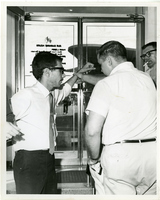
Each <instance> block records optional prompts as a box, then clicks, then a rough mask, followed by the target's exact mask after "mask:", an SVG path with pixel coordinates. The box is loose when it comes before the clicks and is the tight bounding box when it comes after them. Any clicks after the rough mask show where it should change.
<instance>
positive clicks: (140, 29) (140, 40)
mask: <svg viewBox="0 0 160 200" xmlns="http://www.w3.org/2000/svg"><path fill="white" fill-rule="evenodd" d="M29 20H30V21H37V22H40V21H41V22H43V21H44V20H45V21H46V22H77V23H78V52H79V53H78V67H79V68H82V65H83V23H87V22H88V23H92V22H93V23H103V22H104V23H106V22H108V23H118V22H119V23H122V22H123V23H128V22H130V23H131V22H133V23H136V24H137V36H136V38H137V44H136V47H137V48H136V50H137V53H136V55H137V56H136V58H137V59H136V65H137V66H139V69H141V70H143V69H142V67H141V66H142V61H141V59H140V58H139V57H138V56H139V55H140V54H141V46H142V45H143V44H144V41H145V37H144V36H145V34H144V31H145V27H144V17H142V16H138V15H137V16H135V17H132V16H131V17H130V16H129V17H128V16H127V17H121V18H118V17H115V18H113V17H112V18H109V17H85V18H83V17H79V18H78V17H68V18H64V17H47V19H44V17H36V16H32V17H31V18H30V19H29ZM26 21H27V20H26ZM21 34H22V33H21ZM21 58H22V61H24V54H22V57H21ZM21 66H22V69H24V62H23V63H22V65H21ZM22 72H23V71H22ZM23 73H24V72H23ZM21 76H23V75H22V74H21ZM23 82H24V79H23V78H22V79H19V85H20V86H21V87H23ZM77 95H78V140H79V143H78V158H79V164H80V166H82V165H83V136H82V133H83V130H84V119H83V85H82V84H79V85H78V94H77Z"/></svg>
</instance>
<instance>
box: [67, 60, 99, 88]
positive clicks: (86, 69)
mask: <svg viewBox="0 0 160 200" xmlns="http://www.w3.org/2000/svg"><path fill="white" fill-rule="evenodd" d="M92 70H95V68H94V65H93V64H92V63H89V62H88V63H87V64H86V65H84V66H83V67H82V68H81V69H80V70H78V71H77V72H76V73H74V74H73V76H72V77H71V78H70V79H69V80H68V81H67V83H68V84H69V85H70V86H71V87H73V85H74V83H75V82H76V81H77V79H78V78H80V77H79V76H80V75H82V74H83V73H85V72H89V71H92ZM94 83H95V81H94Z"/></svg>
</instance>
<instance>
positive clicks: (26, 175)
mask: <svg viewBox="0 0 160 200" xmlns="http://www.w3.org/2000/svg"><path fill="white" fill-rule="evenodd" d="M32 70H33V75H34V76H35V78H36V79H37V82H36V84H35V85H33V86H31V87H27V88H25V89H22V90H21V91H19V92H18V93H16V94H15V95H13V97H12V98H11V103H12V109H13V114H14V115H15V120H16V124H17V126H18V127H19V129H20V131H21V133H22V135H21V138H19V140H18V141H16V143H15V144H14V145H13V146H14V150H15V152H16V153H15V158H14V163H13V171H14V179H15V184H16V193H17V194H57V180H56V173H55V156H54V152H52V153H51V152H50V151H49V148H50V141H49V132H50V131H49V130H50V128H49V127H50V107H51V106H50V103H49V98H50V96H52V97H53V100H54V104H52V109H55V106H54V105H57V104H58V103H59V102H60V101H62V100H63V99H64V98H65V97H66V96H68V95H69V93H70V92H71V88H72V86H73V85H74V83H75V82H76V81H77V76H76V75H73V76H72V77H71V78H70V79H69V80H68V81H67V82H66V83H65V84H64V85H63V86H62V85H61V83H62V80H63V78H62V74H63V71H64V68H63V66H62V59H61V58H60V57H59V56H57V55H55V54H51V53H49V52H39V53H38V54H37V55H35V57H34V59H33V62H32ZM83 70H84V71H87V69H83ZM83 70H82V69H81V70H80V71H79V73H80V72H81V71H82V72H84V71H83ZM89 70H91V69H89ZM50 93H51V94H52V95H51V94H50ZM54 112H55V111H53V113H54ZM54 117H55V116H54ZM52 125H53V124H52ZM53 129H54V127H53ZM55 134H56V133H55V132H54V136H55ZM55 137H56V136H55ZM55 137H54V140H55ZM53 143H54V142H52V144H53ZM52 146H53V145H52Z"/></svg>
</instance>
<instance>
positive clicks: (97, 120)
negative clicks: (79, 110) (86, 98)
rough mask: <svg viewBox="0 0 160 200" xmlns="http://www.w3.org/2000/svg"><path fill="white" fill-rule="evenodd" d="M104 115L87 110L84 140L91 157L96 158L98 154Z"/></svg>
mask: <svg viewBox="0 0 160 200" xmlns="http://www.w3.org/2000/svg"><path fill="white" fill-rule="evenodd" d="M104 121H105V117H103V116H102V115H99V114H97V113H95V112H93V111H89V116H88V118H87V123H86V126H85V141H86V145H87V149H88V153H89V156H90V158H91V159H93V160H98V158H99V156H100V144H101V132H102V127H103V124H104Z"/></svg>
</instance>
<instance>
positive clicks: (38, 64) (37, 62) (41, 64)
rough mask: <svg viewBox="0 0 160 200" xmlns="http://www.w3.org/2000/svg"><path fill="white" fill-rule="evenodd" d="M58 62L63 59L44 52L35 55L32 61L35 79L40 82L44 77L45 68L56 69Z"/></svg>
mask: <svg viewBox="0 0 160 200" xmlns="http://www.w3.org/2000/svg"><path fill="white" fill-rule="evenodd" d="M57 61H62V58H61V57H59V56H57V55H56V54H52V53H50V52H48V51H42V52H39V53H37V54H36V55H35V57H34V58H33V61H32V72H33V75H34V77H35V78H36V79H37V80H39V79H40V78H41V77H42V74H43V70H44V69H45V68H54V67H55V66H56V65H57Z"/></svg>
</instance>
